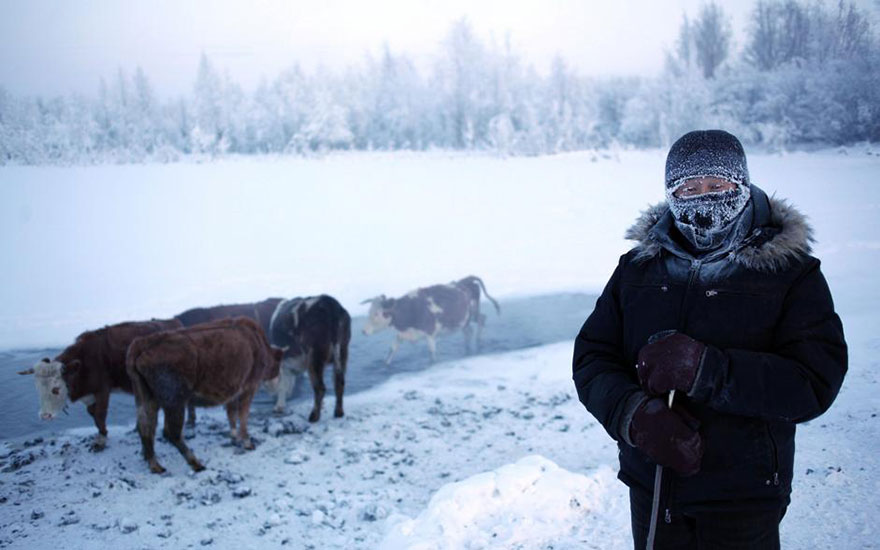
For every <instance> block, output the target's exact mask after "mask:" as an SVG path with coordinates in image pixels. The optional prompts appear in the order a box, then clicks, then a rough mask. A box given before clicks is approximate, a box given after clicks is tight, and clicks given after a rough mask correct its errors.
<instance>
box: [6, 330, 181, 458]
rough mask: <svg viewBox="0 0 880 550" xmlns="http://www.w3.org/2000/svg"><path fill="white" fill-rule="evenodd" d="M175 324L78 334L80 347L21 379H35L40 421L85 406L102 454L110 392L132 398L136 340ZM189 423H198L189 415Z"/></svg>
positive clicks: (94, 446) (74, 346) (36, 367)
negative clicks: (130, 354)
mask: <svg viewBox="0 0 880 550" xmlns="http://www.w3.org/2000/svg"><path fill="white" fill-rule="evenodd" d="M181 326H182V325H181V324H180V321H177V320H176V319H172V320H167V321H165V320H152V321H143V322H127V323H119V324H116V325H110V326H107V327H104V328H102V329H99V330H93V331H88V332H84V333H82V334H80V335H79V336H78V337H77V338H76V341H75V342H74V343H73V344H72V345H70V346H68V347H67V348H66V349H65V350H64V351H62V352H61V353H60V354H59V355H58V356H57V357H55V359H54V360H50V359H49V358H48V357H47V358H45V359H43V360H41V361H40V362H38V363H37V364H36V365H34V367H33V368H31V369H28V370H25V371H21V372H19V374H33V375H34V381H35V383H36V386H37V392H38V394H39V397H40V418H42V419H43V420H52V419H53V418H55V417H56V416H58V414H59V413H61V412H62V411H66V408H67V401H68V399H69V400H70V401H71V402H75V401H82V402H83V403H84V404H85V405H86V410H87V411H88V412H89V414H90V415H91V416H92V418H93V419H94V420H95V426H96V427H97V428H98V436H97V437H96V438H95V441H94V442H93V443H92V450H94V451H101V450H103V449H104V446H105V445H106V443H107V409H108V407H109V405H110V392H111V391H112V390H122V391H124V392H126V393H132V391H133V390H132V386H131V380H129V378H128V374H127V373H126V371H125V354H126V351H128V346H129V344H130V343H131V341H132V340H134V339H135V338H137V337H138V336H144V335H147V334H153V333H156V332H159V331H162V330H168V329H176V328H180V327H181ZM190 419H191V421H193V422H194V421H195V417H194V416H193V414H192V411H191V412H190Z"/></svg>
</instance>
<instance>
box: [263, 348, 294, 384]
mask: <svg viewBox="0 0 880 550" xmlns="http://www.w3.org/2000/svg"><path fill="white" fill-rule="evenodd" d="M269 348H270V349H271V350H272V351H271V353H270V354H269V366H268V368H267V369H266V371H265V372H263V380H265V381H266V384H267V385H268V386H270V387H273V388H274V387H277V385H278V380H279V376H281V361H282V360H283V359H284V354H285V353H286V352H287V348H288V346H284V347H283V348H276V347H275V346H269Z"/></svg>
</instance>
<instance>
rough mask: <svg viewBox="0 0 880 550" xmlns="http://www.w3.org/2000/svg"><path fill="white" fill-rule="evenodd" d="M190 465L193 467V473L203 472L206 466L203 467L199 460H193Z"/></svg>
mask: <svg viewBox="0 0 880 550" xmlns="http://www.w3.org/2000/svg"><path fill="white" fill-rule="evenodd" d="M189 465H190V466H192V469H193V472H201V471H202V470H204V469H205V466H204V465H202V463H201V462H199V461H198V460H193V461H192V462H190V463H189Z"/></svg>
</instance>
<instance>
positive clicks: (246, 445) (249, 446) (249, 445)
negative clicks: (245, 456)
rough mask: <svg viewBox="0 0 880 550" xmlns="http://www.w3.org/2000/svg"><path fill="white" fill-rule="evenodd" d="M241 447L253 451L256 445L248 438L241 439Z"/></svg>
mask: <svg viewBox="0 0 880 550" xmlns="http://www.w3.org/2000/svg"><path fill="white" fill-rule="evenodd" d="M241 447H242V448H243V449H244V450H246V451H253V450H254V449H256V448H257V446H256V445H254V442H253V441H252V440H250V439H248V440H247V441H242V443H241Z"/></svg>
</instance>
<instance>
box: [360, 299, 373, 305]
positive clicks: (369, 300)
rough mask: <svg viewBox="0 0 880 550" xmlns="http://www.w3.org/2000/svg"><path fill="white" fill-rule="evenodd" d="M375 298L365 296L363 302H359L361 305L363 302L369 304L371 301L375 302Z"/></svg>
mask: <svg viewBox="0 0 880 550" xmlns="http://www.w3.org/2000/svg"><path fill="white" fill-rule="evenodd" d="M376 300H377V298H367V299H366V300H364V301H363V302H361V305H364V304H371V303H373V302H375V301H376Z"/></svg>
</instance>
